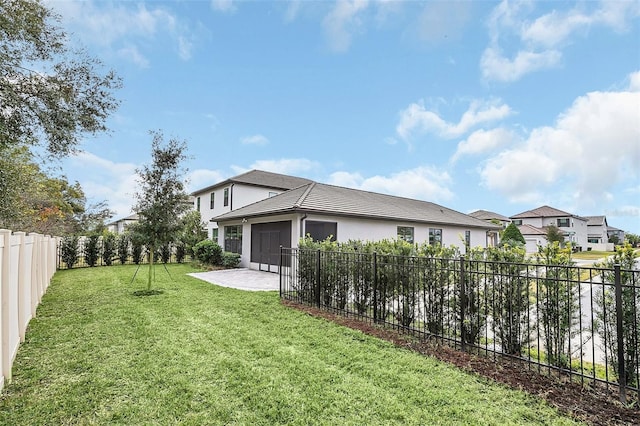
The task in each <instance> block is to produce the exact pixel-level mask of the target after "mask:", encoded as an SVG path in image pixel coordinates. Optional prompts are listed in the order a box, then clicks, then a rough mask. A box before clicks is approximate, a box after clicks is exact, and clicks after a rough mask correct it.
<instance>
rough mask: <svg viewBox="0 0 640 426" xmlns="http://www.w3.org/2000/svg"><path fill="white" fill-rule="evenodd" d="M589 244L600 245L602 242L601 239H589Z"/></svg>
mask: <svg viewBox="0 0 640 426" xmlns="http://www.w3.org/2000/svg"><path fill="white" fill-rule="evenodd" d="M587 242H588V243H591V244H598V243H599V242H600V238H588V239H587Z"/></svg>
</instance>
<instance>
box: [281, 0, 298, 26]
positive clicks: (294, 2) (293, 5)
mask: <svg viewBox="0 0 640 426" xmlns="http://www.w3.org/2000/svg"><path fill="white" fill-rule="evenodd" d="M301 3H302V2H301V1H300V0H291V1H290V2H289V3H288V5H287V10H286V11H285V14H284V21H285V22H293V21H295V20H296V18H297V17H298V12H300V6H301Z"/></svg>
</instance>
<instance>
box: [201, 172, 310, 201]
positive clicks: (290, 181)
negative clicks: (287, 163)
mask: <svg viewBox="0 0 640 426" xmlns="http://www.w3.org/2000/svg"><path fill="white" fill-rule="evenodd" d="M310 182H313V181H312V180H310V179H305V178H300V177H296V176H288V175H282V174H279V173H272V172H265V171H264V170H250V171H248V172H246V173H242V174H240V175H237V176H234V177H231V178H229V179H227V180H224V181H222V182H218V183H216V184H215V185H210V186H207V187H205V188H202V189H198V190H197V191H194V192H192V193H191V195H195V194H199V193H202V192H209V191H211V190H212V189H214V188H218V187H222V186H226V185H229V184H232V183H243V184H245V185H253V186H263V187H266V188H273V189H279V190H288V189H293V188H297V187H298V186H300V185H304V184H307V183H310Z"/></svg>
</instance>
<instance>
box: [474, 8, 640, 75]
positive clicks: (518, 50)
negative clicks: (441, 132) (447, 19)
mask: <svg viewBox="0 0 640 426" xmlns="http://www.w3.org/2000/svg"><path fill="white" fill-rule="evenodd" d="M549 4H551V5H553V6H554V7H555V6H562V5H565V4H566V3H549ZM593 5H596V3H595V2H593V3H588V2H587V3H582V4H580V5H579V6H577V7H575V8H573V9H570V10H565V11H558V10H555V9H554V10H552V11H551V12H549V13H546V14H544V15H542V16H538V17H536V18H533V19H530V18H529V17H528V15H529V14H530V13H531V12H532V11H533V10H534V6H536V4H535V3H532V2H509V1H507V0H503V1H502V2H501V3H500V4H499V5H498V6H496V7H495V8H494V10H493V11H492V13H491V15H490V17H489V19H488V22H487V25H488V27H489V34H490V43H489V46H488V47H487V48H486V49H485V51H484V52H483V54H482V58H481V60H480V69H481V70H482V75H483V77H484V78H485V79H487V80H497V81H505V82H513V81H516V80H518V79H520V78H522V77H523V76H525V75H527V74H530V73H533V72H536V71H539V70H544V69H549V68H553V67H556V66H558V65H559V64H560V63H561V61H562V49H563V48H564V47H565V46H566V45H568V44H570V42H571V38H572V37H573V36H575V34H586V33H587V32H588V30H589V29H590V28H592V27H594V26H597V25H600V26H604V27H607V28H610V29H612V30H613V31H616V32H622V31H625V30H626V28H627V26H628V23H629V22H630V21H631V19H634V18H635V17H637V16H640V4H638V3H637V2H633V1H603V2H600V3H597V6H596V7H593ZM512 38H515V40H516V42H515V49H514V52H513V53H504V49H505V45H507V44H511V45H513V44H514V43H513V41H512V40H510V42H505V41H504V39H512Z"/></svg>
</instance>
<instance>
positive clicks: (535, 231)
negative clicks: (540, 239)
mask: <svg viewBox="0 0 640 426" xmlns="http://www.w3.org/2000/svg"><path fill="white" fill-rule="evenodd" d="M518 230H519V231H520V233H521V234H522V235H547V232H546V231H545V230H544V229H541V228H537V227H535V226H532V225H526V224H525V225H518Z"/></svg>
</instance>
